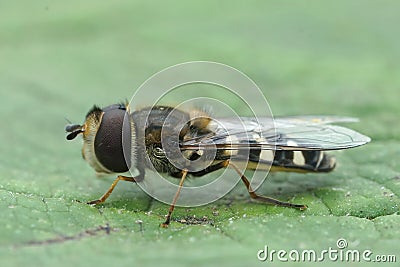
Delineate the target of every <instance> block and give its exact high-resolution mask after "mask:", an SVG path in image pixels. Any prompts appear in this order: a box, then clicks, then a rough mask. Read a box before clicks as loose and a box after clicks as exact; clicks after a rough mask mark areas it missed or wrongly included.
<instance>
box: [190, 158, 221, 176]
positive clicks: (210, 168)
mask: <svg viewBox="0 0 400 267" xmlns="http://www.w3.org/2000/svg"><path fill="white" fill-rule="evenodd" d="M228 163H229V162H228V161H227V160H224V161H221V162H218V163H216V164H214V165H210V166H208V167H207V168H205V169H204V170H201V171H197V172H190V173H189V174H190V175H193V176H203V175H206V174H208V173H210V172H214V171H217V170H219V169H222V168H225V167H226V166H228Z"/></svg>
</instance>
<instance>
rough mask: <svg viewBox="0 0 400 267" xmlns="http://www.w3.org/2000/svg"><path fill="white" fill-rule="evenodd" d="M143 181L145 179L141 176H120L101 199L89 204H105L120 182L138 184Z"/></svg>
mask: <svg viewBox="0 0 400 267" xmlns="http://www.w3.org/2000/svg"><path fill="white" fill-rule="evenodd" d="M142 180H143V178H142V177H141V176H138V177H127V176H122V175H118V177H117V178H116V179H115V180H114V182H113V183H112V184H111V186H110V188H109V189H108V190H107V192H105V193H104V194H103V195H102V196H101V197H100V198H99V199H96V200H92V201H89V202H87V204H89V205H96V204H99V203H103V202H104V201H106V199H107V198H108V197H109V196H110V195H111V193H112V192H113V190H114V188H115V187H116V186H117V184H118V182H119V181H128V182H132V183H136V182H140V181H142Z"/></svg>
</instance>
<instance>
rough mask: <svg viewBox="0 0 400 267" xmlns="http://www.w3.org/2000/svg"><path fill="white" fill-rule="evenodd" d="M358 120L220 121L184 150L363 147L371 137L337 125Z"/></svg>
mask: <svg viewBox="0 0 400 267" xmlns="http://www.w3.org/2000/svg"><path fill="white" fill-rule="evenodd" d="M355 121H357V119H355V118H349V117H336V116H298V117H278V118H275V119H274V120H272V119H271V118H258V120H257V119H256V118H247V117H242V118H235V119H233V118H219V119H218V120H216V121H213V123H212V125H211V126H210V128H211V130H212V133H211V134H207V135H204V136H197V137H195V138H191V139H189V140H185V141H184V142H183V143H182V144H181V148H182V149H199V148H200V149H204V148H207V147H211V146H215V147H217V148H224V149H231V150H236V149H240V148H249V147H250V148H251V147H257V148H261V149H266V150H338V149H347V148H352V147H357V146H361V145H364V144H366V143H368V142H370V141H371V139H370V138H369V137H368V136H365V135H363V134H361V133H358V132H356V131H354V130H351V129H349V128H346V127H342V126H337V125H330V123H335V122H355Z"/></svg>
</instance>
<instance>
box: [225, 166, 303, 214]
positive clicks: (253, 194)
mask: <svg viewBox="0 0 400 267" xmlns="http://www.w3.org/2000/svg"><path fill="white" fill-rule="evenodd" d="M229 166H231V167H232V168H233V169H234V170H235V171H236V172H237V174H239V175H240V178H241V179H242V182H243V183H244V184H245V186H246V188H247V191H248V192H249V194H250V197H251V198H253V199H256V200H259V201H262V202H265V203H269V204H273V205H277V206H282V207H289V208H296V209H300V210H305V209H306V208H307V206H306V205H301V204H292V203H289V202H283V201H280V200H277V199H274V198H270V197H266V196H260V195H257V194H256V192H254V190H253V189H252V188H251V186H250V182H249V180H248V179H247V177H246V176H245V175H244V174H243V173H242V172H241V171H240V169H239V168H238V167H237V166H236V165H234V164H232V163H231V162H229Z"/></svg>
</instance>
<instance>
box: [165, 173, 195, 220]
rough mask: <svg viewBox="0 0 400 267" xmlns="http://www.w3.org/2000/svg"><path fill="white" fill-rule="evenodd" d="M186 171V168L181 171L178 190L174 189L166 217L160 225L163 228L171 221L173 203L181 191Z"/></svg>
mask: <svg viewBox="0 0 400 267" xmlns="http://www.w3.org/2000/svg"><path fill="white" fill-rule="evenodd" d="M187 173H188V170H183V171H182V177H181V181H180V182H179V186H178V191H176V193H175V196H174V198H173V200H172V203H171V206H170V207H169V211H168V214H167V218H166V219H165V222H164V223H162V224H161V225H160V226H161V227H163V228H167V227H168V225H169V223H170V221H171V215H172V212H173V211H174V209H175V204H176V201H177V200H178V197H179V194H180V193H181V190H182V185H183V182H184V181H185V178H186V175H187Z"/></svg>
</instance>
